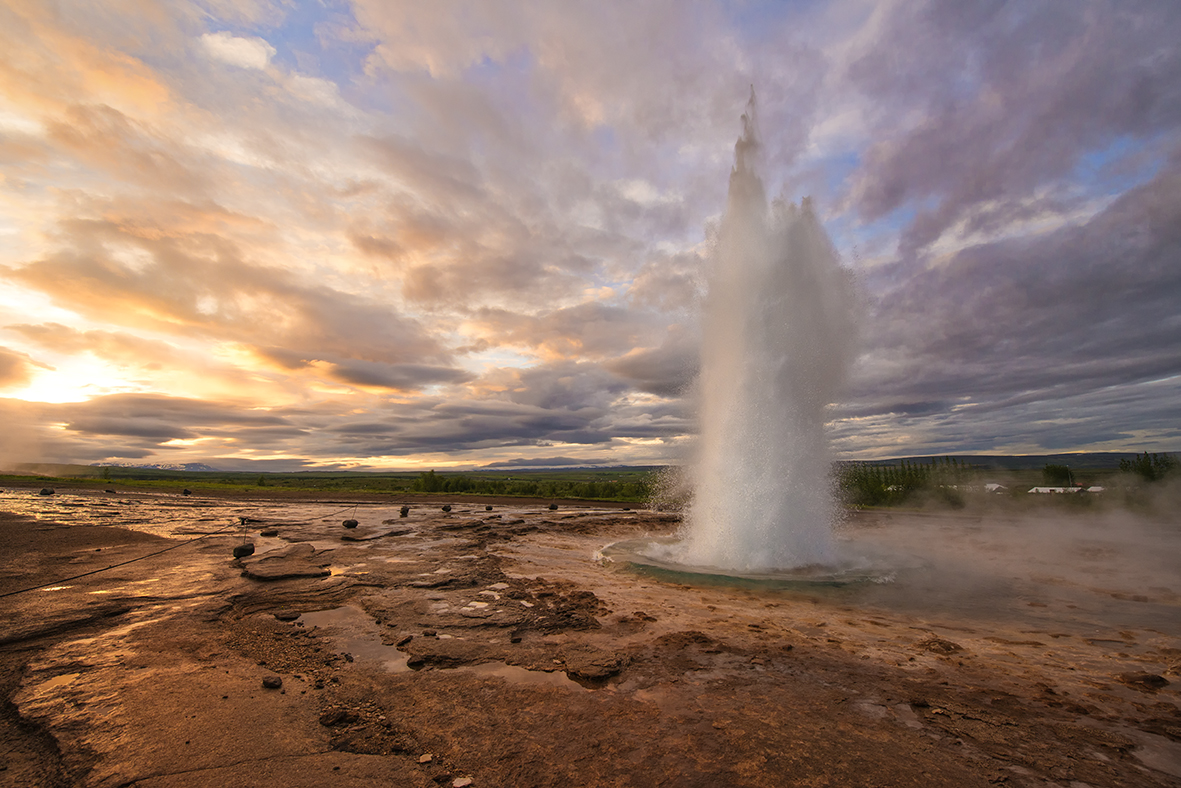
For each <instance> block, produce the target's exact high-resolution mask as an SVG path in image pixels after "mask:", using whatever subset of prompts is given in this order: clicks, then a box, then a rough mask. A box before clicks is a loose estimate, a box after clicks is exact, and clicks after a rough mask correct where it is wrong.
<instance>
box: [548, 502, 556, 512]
mask: <svg viewBox="0 0 1181 788" xmlns="http://www.w3.org/2000/svg"><path fill="white" fill-rule="evenodd" d="M549 510H550V511H551V512H556V511H557V510H558V505H557V504H556V503H551V504H550V505H549Z"/></svg>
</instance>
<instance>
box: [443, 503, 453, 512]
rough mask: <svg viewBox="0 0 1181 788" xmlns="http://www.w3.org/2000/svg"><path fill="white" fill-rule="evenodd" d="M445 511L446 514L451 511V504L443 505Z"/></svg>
mask: <svg viewBox="0 0 1181 788" xmlns="http://www.w3.org/2000/svg"><path fill="white" fill-rule="evenodd" d="M443 511H445V512H449V511H451V504H449V503H445V504H443Z"/></svg>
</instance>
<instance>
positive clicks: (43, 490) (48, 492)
mask: <svg viewBox="0 0 1181 788" xmlns="http://www.w3.org/2000/svg"><path fill="white" fill-rule="evenodd" d="M37 494H38V495H53V490H52V489H51V488H49V487H42V488H41V492H39V493H37Z"/></svg>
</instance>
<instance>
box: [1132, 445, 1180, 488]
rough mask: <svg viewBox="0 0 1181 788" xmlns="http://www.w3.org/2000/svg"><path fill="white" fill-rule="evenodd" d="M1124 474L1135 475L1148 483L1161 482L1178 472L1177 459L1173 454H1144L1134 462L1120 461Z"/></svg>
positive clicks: (1138, 456)
mask: <svg viewBox="0 0 1181 788" xmlns="http://www.w3.org/2000/svg"><path fill="white" fill-rule="evenodd" d="M1119 469H1120V471H1121V472H1123V473H1133V474H1135V475H1137V476H1139V477H1140V478H1141V479H1143V480H1144V481H1146V482H1159V481H1160V480H1161V479H1163V478H1165V477H1166V476H1168V475H1169V474H1171V473H1174V472H1175V471H1176V470H1177V459H1176V458H1175V457H1174V456H1173V455H1171V454H1149V453H1148V452H1144V453H1143V454H1140V455H1137V457H1136V459H1134V460H1127V459H1124V460H1120V461H1119Z"/></svg>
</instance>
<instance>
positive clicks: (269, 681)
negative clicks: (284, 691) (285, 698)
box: [262, 676, 283, 689]
mask: <svg viewBox="0 0 1181 788" xmlns="http://www.w3.org/2000/svg"><path fill="white" fill-rule="evenodd" d="M262 685H263V686H264V687H266V688H267V689H279V688H280V687H282V686H283V679H282V677H280V676H263V679H262Z"/></svg>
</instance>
